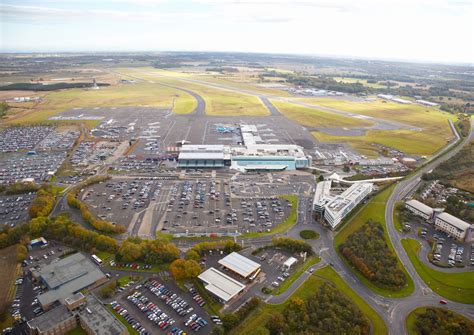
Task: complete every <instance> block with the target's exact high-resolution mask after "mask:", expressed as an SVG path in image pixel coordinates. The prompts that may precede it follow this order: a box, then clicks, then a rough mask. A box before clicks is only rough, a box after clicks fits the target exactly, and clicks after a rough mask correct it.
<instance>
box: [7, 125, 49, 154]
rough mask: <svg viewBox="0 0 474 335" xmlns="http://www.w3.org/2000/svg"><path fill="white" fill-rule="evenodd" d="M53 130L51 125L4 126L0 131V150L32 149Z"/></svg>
mask: <svg viewBox="0 0 474 335" xmlns="http://www.w3.org/2000/svg"><path fill="white" fill-rule="evenodd" d="M53 130H54V127H51V126H34V127H10V128H6V129H5V130H2V131H1V132H0V152H17V151H23V150H33V149H34V148H35V147H36V145H37V144H38V143H39V142H41V141H42V140H43V139H45V138H46V136H48V135H49V134H50V133H51V132H53Z"/></svg>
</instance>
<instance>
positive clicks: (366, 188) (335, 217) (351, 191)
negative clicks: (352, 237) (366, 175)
mask: <svg viewBox="0 0 474 335" xmlns="http://www.w3.org/2000/svg"><path fill="white" fill-rule="evenodd" d="M318 185H319V184H318ZM321 187H322V188H323V189H322V190H321V192H322V193H323V194H324V193H325V192H326V191H325V190H324V188H326V187H327V185H322V186H321ZM372 189H373V184H372V183H356V184H353V185H351V187H349V188H348V189H347V190H345V191H344V192H342V193H341V194H339V195H335V196H332V197H331V196H326V197H324V196H322V197H321V200H320V202H319V203H318V204H317V206H324V219H325V220H326V222H327V223H328V224H329V226H330V227H331V229H334V228H335V227H336V226H337V225H339V224H340V223H341V221H342V220H343V219H344V218H345V217H346V216H347V214H349V213H350V211H351V210H352V209H354V207H356V206H357V205H358V204H359V203H360V202H361V201H362V200H364V199H365V197H367V196H368V195H369V194H370V192H372ZM313 206H314V205H313ZM314 207H315V208H316V206H314Z"/></svg>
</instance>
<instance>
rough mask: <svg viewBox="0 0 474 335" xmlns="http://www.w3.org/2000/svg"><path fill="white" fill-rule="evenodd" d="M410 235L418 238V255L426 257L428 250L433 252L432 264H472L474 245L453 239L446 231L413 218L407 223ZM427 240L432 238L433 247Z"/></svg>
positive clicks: (473, 264)
mask: <svg viewBox="0 0 474 335" xmlns="http://www.w3.org/2000/svg"><path fill="white" fill-rule="evenodd" d="M409 225H410V227H411V230H410V232H409V235H410V237H414V238H416V239H417V240H419V241H420V242H421V243H422V245H423V248H422V250H421V252H422V254H421V255H420V257H421V258H422V259H426V257H427V254H428V253H429V252H432V253H433V264H435V265H439V266H442V267H455V266H468V267H469V266H474V252H473V251H474V245H472V244H471V243H465V242H461V241H458V240H455V239H453V238H451V237H449V236H448V235H447V234H446V233H444V232H441V231H437V230H436V229H434V227H433V226H432V225H428V224H426V223H424V222H422V220H421V219H419V218H413V219H411V220H410V223H409ZM428 240H433V242H434V245H433V248H431V247H430V245H429V243H428Z"/></svg>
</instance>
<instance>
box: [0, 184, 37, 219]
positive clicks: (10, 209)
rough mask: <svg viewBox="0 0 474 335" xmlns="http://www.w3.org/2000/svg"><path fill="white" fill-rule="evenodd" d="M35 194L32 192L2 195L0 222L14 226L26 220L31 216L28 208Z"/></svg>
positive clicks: (0, 197)
mask: <svg viewBox="0 0 474 335" xmlns="http://www.w3.org/2000/svg"><path fill="white" fill-rule="evenodd" d="M35 196H36V194H35V193H32V192H30V193H27V194H21V195H10V196H0V223H2V224H4V225H9V226H10V227H14V226H16V225H17V224H18V223H21V222H26V221H27V220H28V219H29V218H30V216H29V214H28V209H29V208H30V204H31V201H32V200H33V199H34V198H35Z"/></svg>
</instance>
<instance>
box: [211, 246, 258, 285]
mask: <svg viewBox="0 0 474 335" xmlns="http://www.w3.org/2000/svg"><path fill="white" fill-rule="evenodd" d="M218 263H219V264H220V265H222V266H223V267H224V268H225V269H227V270H229V271H231V272H233V273H235V274H237V275H238V276H240V277H242V278H245V279H249V278H251V277H252V276H253V275H255V274H257V273H258V272H260V264H258V263H257V262H254V261H253V260H251V259H249V258H247V257H245V256H242V255H241V254H239V253H237V252H233V253H231V254H229V255H227V256H225V257H224V258H222V259H220V260H219V261H218Z"/></svg>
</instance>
